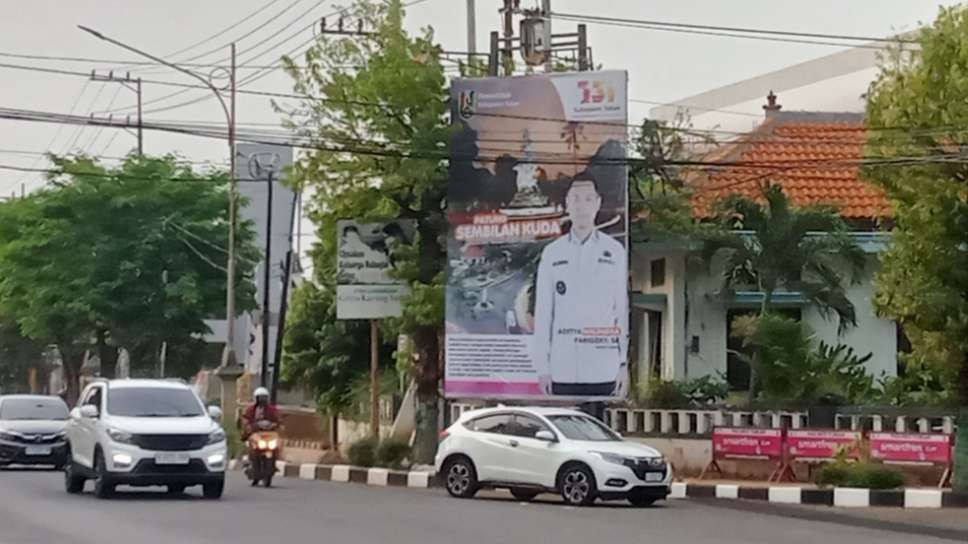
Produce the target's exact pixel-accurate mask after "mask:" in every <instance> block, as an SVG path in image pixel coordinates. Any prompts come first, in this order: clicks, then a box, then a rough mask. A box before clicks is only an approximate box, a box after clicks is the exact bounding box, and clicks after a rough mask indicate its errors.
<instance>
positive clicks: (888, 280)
mask: <svg viewBox="0 0 968 544" xmlns="http://www.w3.org/2000/svg"><path fill="white" fill-rule="evenodd" d="M966 34H968V10H966V8H965V7H963V6H957V7H951V8H943V9H941V10H940V12H939V15H938V17H937V19H935V21H934V23H933V24H932V25H929V26H925V27H924V28H922V29H920V30H919V31H918V34H917V40H918V42H919V44H920V47H919V48H917V49H910V50H902V49H900V48H899V49H897V50H895V51H894V52H893V53H892V54H890V55H888V56H887V58H886V59H885V62H884V63H883V65H882V67H881V71H880V75H879V76H878V78H877V80H876V81H875V82H874V84H873V86H872V88H871V91H870V93H869V97H868V102H867V123H868V126H869V127H871V128H870V129H869V130H868V132H867V134H868V142H867V153H866V154H867V156H868V157H869V158H870V159H871V160H879V161H880V160H888V161H889V160H892V159H895V158H898V157H916V158H915V159H914V160H910V159H909V160H907V161H906V162H902V163H899V164H893V165H880V166H870V167H868V168H866V169H865V175H866V177H867V178H868V179H870V180H872V181H873V182H875V183H877V184H878V185H879V186H881V187H883V188H884V190H885V191H886V192H887V195H888V197H889V198H890V199H891V202H892V204H893V206H894V217H895V220H896V226H895V229H894V236H893V238H892V242H891V246H890V247H889V249H888V250H887V251H886V252H885V253H884V254H883V256H882V259H881V262H882V266H881V270H880V272H879V273H878V275H877V287H878V293H877V298H876V303H877V306H878V308H879V309H880V310H881V311H882V312H883V313H884V314H885V315H887V316H890V317H893V318H894V319H896V320H898V321H899V322H900V323H901V324H902V325H903V326H904V329H905V331H906V332H907V333H908V337H909V338H910V340H911V347H912V354H911V355H912V356H913V358H914V359H915V360H917V361H918V362H919V363H923V364H929V365H937V366H939V367H942V368H945V369H949V370H951V372H950V374H949V375H954V376H957V378H956V382H955V384H954V387H953V389H956V390H957V393H958V398H959V400H960V404H961V406H962V407H963V408H962V410H963V411H962V417H961V418H960V420H959V425H958V427H959V437H958V440H957V441H956V442H957V445H958V446H957V447H958V454H957V456H956V463H955V465H956V466H957V467H961V468H962V469H964V468H965V467H966V466H968V411H966V410H968V408H965V407H968V198H966V180H968V164H966V163H965V161H964V160H963V149H964V145H965V144H966V143H968V141H966V138H968V135H966V133H965V132H964V130H963V129H962V128H960V127H963V126H964V125H965V123H966V122H968V81H966V75H965V74H966V73H968V54H966V52H965V48H964V43H965V42H964V37H965V35H966ZM873 127H878V128H877V129H874V128H873ZM946 373H947V372H946ZM956 487H959V488H961V489H962V490H966V489H968V472H966V471H965V470H959V471H958V474H957V478H956Z"/></svg>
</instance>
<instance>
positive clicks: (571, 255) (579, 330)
mask: <svg viewBox="0 0 968 544" xmlns="http://www.w3.org/2000/svg"><path fill="white" fill-rule="evenodd" d="M535 289H536V293H535V305H534V322H535V328H534V337H533V344H532V346H533V348H532V349H533V360H534V364H535V368H536V370H537V372H538V374H539V375H541V374H550V375H551V380H552V381H553V382H556V383H568V384H577V383H606V382H613V381H616V379H618V377H619V372H620V371H621V370H622V369H621V365H623V364H624V363H625V362H626V345H627V333H628V266H627V255H626V251H625V247H623V246H622V244H621V243H619V242H618V241H617V240H615V239H614V238H612V237H611V236H609V235H607V234H605V233H602V232H599V231H595V232H593V233H592V234H591V235H590V236H589V237H588V239H586V240H585V241H584V242H581V241H579V240H578V238H577V237H576V236H573V235H572V234H571V233H568V234H567V235H564V236H561V237H560V238H558V239H557V240H555V241H554V242H551V243H550V244H548V245H547V246H545V248H544V250H543V251H542V253H541V261H540V263H539V264H538V278H537V282H536V285H535Z"/></svg>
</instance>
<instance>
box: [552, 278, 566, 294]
mask: <svg viewBox="0 0 968 544" xmlns="http://www.w3.org/2000/svg"><path fill="white" fill-rule="evenodd" d="M555 290H556V291H558V294H559V295H563V294H565V293H566V292H568V286H567V285H565V282H563V281H558V283H556V284H555Z"/></svg>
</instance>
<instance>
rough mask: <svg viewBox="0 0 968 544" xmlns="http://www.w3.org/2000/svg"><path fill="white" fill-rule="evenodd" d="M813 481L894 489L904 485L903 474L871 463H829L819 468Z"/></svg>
mask: <svg viewBox="0 0 968 544" xmlns="http://www.w3.org/2000/svg"><path fill="white" fill-rule="evenodd" d="M814 482H815V483H816V484H817V485H819V486H820V487H830V486H833V487H858V488H862V489H896V488H898V487H902V486H903V485H904V476H903V475H902V474H901V473H900V472H898V471H896V470H892V469H889V468H887V467H884V466H882V465H876V464H873V463H850V464H846V463H831V464H829V465H826V466H824V467H823V468H822V469H820V472H818V473H817V476H816V477H815V478H814Z"/></svg>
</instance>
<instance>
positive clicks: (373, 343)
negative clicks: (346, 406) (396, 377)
mask: <svg viewBox="0 0 968 544" xmlns="http://www.w3.org/2000/svg"><path fill="white" fill-rule="evenodd" d="M379 337H380V326H379V321H377V320H376V319H371V320H370V434H371V435H373V437H375V438H379V437H380V387H379V382H380V377H379V373H380V368H379V366H380V353H379V347H380V341H379Z"/></svg>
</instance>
